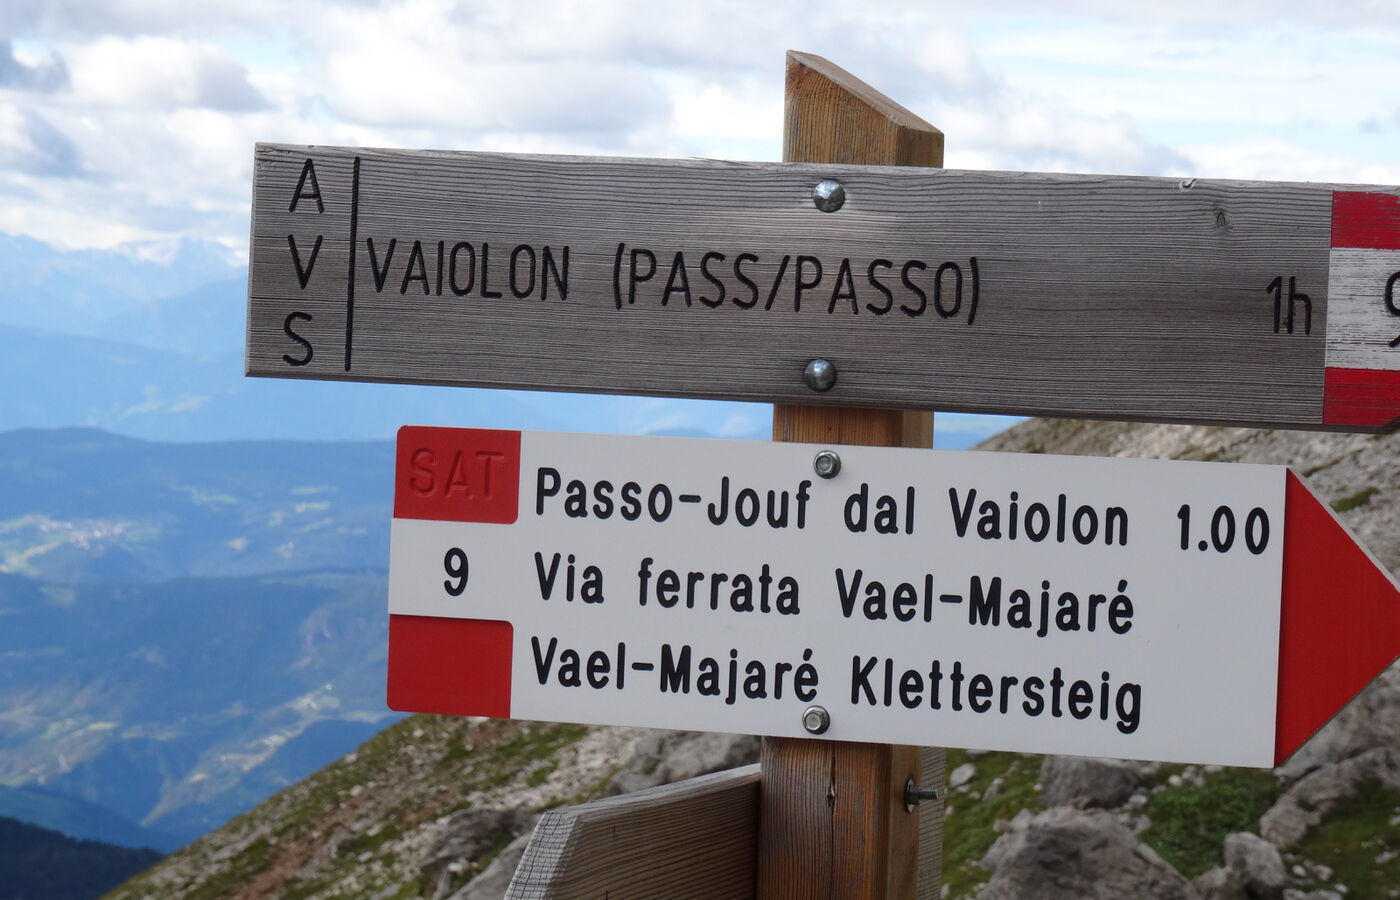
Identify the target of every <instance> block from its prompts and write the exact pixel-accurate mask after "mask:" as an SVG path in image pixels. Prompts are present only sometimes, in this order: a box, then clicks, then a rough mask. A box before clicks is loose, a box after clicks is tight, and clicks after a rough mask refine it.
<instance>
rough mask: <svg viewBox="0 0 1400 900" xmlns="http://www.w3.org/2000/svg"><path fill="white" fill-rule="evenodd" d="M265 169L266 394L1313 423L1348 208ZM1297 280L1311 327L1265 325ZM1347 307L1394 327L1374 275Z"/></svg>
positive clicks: (1276, 191) (766, 173)
mask: <svg viewBox="0 0 1400 900" xmlns="http://www.w3.org/2000/svg"><path fill="white" fill-rule="evenodd" d="M819 74H820V73H815V72H814V71H809V72H807V74H804V75H801V76H795V77H796V78H797V80H799V81H800V82H801V83H802V84H804V85H805V84H810V83H812V82H814V81H816V80H817V75H819ZM867 116H868V117H869V118H872V119H876V120H877V122H883V123H884V127H885V129H886V131H889V130H898V129H899V128H902V127H904V126H903V125H902V124H900V123H898V122H896V121H895V120H894V119H891V118H889V117H888V116H887V115H886V114H885V113H884V112H882V111H878V110H874V111H868V112H867ZM855 118H856V113H854V112H851V111H849V110H847V111H844V112H842V113H840V114H839V115H835V116H831V117H828V120H827V122H826V124H824V125H823V126H821V127H820V128H817V129H812V130H809V131H810V134H809V132H803V134H804V135H808V136H810V137H811V138H812V139H814V140H815V139H817V138H819V137H822V136H828V134H829V129H834V128H836V127H838V126H842V127H844V126H845V124H846V123H848V122H850V121H853V120H855ZM906 130H907V129H906ZM828 143H829V144H830V147H829V150H830V152H831V153H833V154H837V155H845V156H846V157H847V158H849V152H850V151H849V148H846V147H845V146H844V145H843V144H842V143H841V142H840V141H836V140H835V139H834V138H833V139H831V140H829V141H828ZM886 143H887V144H889V141H886ZM935 143H936V142H935V141H933V139H932V137H929V138H928V139H927V140H926V141H925V143H924V146H926V147H933V146H934V145H935ZM891 153H892V155H891V156H889V157H887V158H894V159H900V160H901V161H904V162H912V161H914V160H913V158H912V157H910V156H908V155H907V154H902V152H894V151H891ZM308 161H310V162H311V163H312V164H313V168H314V171H315V172H316V185H317V187H318V193H317V194H316V195H315V196H314V197H312V196H309V195H308V193H307V192H308V191H309V190H310V188H309V187H307V185H306V184H305V183H303V180H302V178H301V176H302V174H303V173H304V172H305V171H306V170H307V162H308ZM254 173H255V174H254V202H253V206H254V208H253V232H252V242H251V247H250V267H249V320H248V343H247V347H248V354H247V371H248V372H249V373H250V374H256V375H269V376H284V377H311V378H331V379H348V380H365V381H402V382H416V383H426V384H458V385H479V386H488V387H517V388H525V389H536V390H570V391H585V392H601V393H640V394H653V395H665V396H693V397H712V398H723V399H737V400H756V401H774V400H776V401H778V402H784V403H819V404H824V405H832V406H845V407H853V406H859V407H875V408H893V409H901V408H902V409H935V408H936V409H942V410H949V411H983V412H999V413H1017V414H1045V415H1068V416H1089V417H1103V418H1119V419H1143V420H1154V421H1193V422H1202V423H1220V424H1242V425H1264V426H1283V427H1318V425H1319V423H1320V422H1321V405H1322V391H1323V367H1324V358H1325V349H1326V344H1327V340H1326V335H1327V330H1328V321H1329V315H1328V289H1329V288H1328V280H1329V234H1330V222H1331V193H1332V188H1333V186H1331V185H1325V184H1282V183H1275V184H1270V183H1259V182H1253V183H1251V182H1238V181H1207V180H1188V181H1181V180H1177V179H1165V178H1134V177H1118V176H1094V175H1044V174H1024V173H1020V174H1018V173H1005V172H954V171H940V170H934V169H926V168H916V167H913V166H857V165H852V164H848V163H816V162H805V163H767V164H759V163H728V162H714V161H699V160H635V159H632V160H629V159H608V158H572V157H541V156H510V155H498V154H480V153H439V152H428V151H389V150H372V149H353V148H352V149H346V148H332V147H295V146H278V145H259V147H258V148H257V151H256V158H255V168H254ZM357 173H358V174H357ZM827 177H832V178H837V179H839V180H840V181H841V182H842V184H843V185H844V186H845V188H846V191H847V197H848V199H847V200H846V203H845V205H844V207H842V209H840V210H839V211H837V212H834V213H823V212H820V211H818V210H817V209H816V208H815V207H814V206H813V204H812V201H811V192H812V188H813V186H814V185H815V184H816V183H817V182H818V181H820V180H821V179H823V178H827ZM298 184H302V187H301V189H300V193H299V191H298ZM357 184H358V189H357V188H356V185H357ZM1376 190H1378V191H1389V192H1390V193H1392V194H1393V193H1395V189H1393V188H1390V189H1383V188H1377V189H1376ZM298 198H299V199H298ZM317 200H319V201H320V202H319V203H318V202H317ZM293 201H297V202H296V208H295V209H293V208H292V206H293ZM352 231H353V232H354V235H355V239H354V240H353V241H352V240H351V237H350V236H351V232H352ZM318 239H319V240H320V243H319V245H318V244H317V240H318ZM293 245H295V249H293ZM318 246H319V249H317V248H318ZM566 247H567V248H568V263H567V267H565V265H564V263H563V253H564V248H566ZM619 247H621V248H622V252H621V254H620V256H619ZM521 248H523V249H521ZM546 248H548V250H549V253H550V254H551V256H550V259H549V260H548V261H547V260H546V259H545V251H546ZM454 250H455V255H454ZM313 254H314V256H313ZM634 254H635V256H634ZM709 254H717V255H709ZM744 254H748V255H747V256H746V255H744ZM974 260H975V261H976V263H975V268H976V272H975V274H974V271H973V269H974V262H973V261H974ZM886 262H887V263H888V265H886ZM634 263H635V265H634ZM909 263H913V265H912V266H911V267H910V268H907V269H906V268H905V267H906V264H909ZM950 264H951V265H955V266H957V269H956V271H955V270H954V269H953V268H951V267H950ZM551 265H552V266H553V268H552V269H551V268H550V266H551ZM566 268H567V275H565V274H564V270H565V269H566ZM940 269H942V275H941V276H939V275H938V272H939V270H940ZM707 271H708V273H709V276H707V275H706V272H707ZM352 274H353V284H352V283H351V281H352V279H351V275H352ZM615 274H616V275H617V277H616V278H615ZM1386 274H1387V273H1385V272H1383V271H1380V270H1377V271H1376V272H1375V273H1372V274H1370V275H1367V274H1366V273H1365V272H1363V273H1361V275H1360V276H1359V277H1361V278H1362V280H1363V281H1366V279H1367V278H1370V280H1371V281H1375V280H1376V279H1377V278H1382V276H1383V275H1386ZM302 276H304V277H305V286H303V285H302ZM710 276H712V277H710ZM906 276H907V281H908V285H906V283H905V281H906ZM959 276H960V277H961V280H962V292H961V294H960V295H959V294H958V292H957V289H956V288H957V280H958V277H959ZM1280 277H1282V278H1283V280H1284V281H1285V282H1288V280H1289V279H1294V283H1295V284H1296V285H1297V290H1298V291H1299V292H1301V293H1305V294H1307V295H1308V296H1309V298H1310V302H1311V305H1312V316H1311V324H1312V328H1311V332H1310V333H1304V331H1303V329H1302V328H1299V329H1298V330H1296V331H1295V333H1293V334H1288V333H1286V332H1275V329H1274V327H1273V326H1274V321H1273V320H1274V297H1273V295H1272V294H1271V292H1270V291H1269V289H1268V287H1269V285H1270V284H1271V283H1272V282H1273V280H1274V279H1276V278H1280ZM974 283H975V285H976V288H977V303H976V311H975V315H974V313H973V297H972V294H973V287H974ZM799 284H810V285H811V287H799ZM454 285H455V286H456V288H457V291H458V292H460V293H457V292H454V289H453V288H454ZM775 285H776V288H775V287H774V286H775ZM935 285H939V286H940V287H938V288H937V290H938V291H939V296H938V297H937V298H935V296H934V291H935ZM668 286H669V289H668ZM1353 287H1354V289H1355V290H1356V291H1359V292H1360V294H1361V295H1362V296H1364V297H1371V298H1374V299H1375V303H1374V304H1373V308H1374V309H1376V310H1380V312H1379V313H1375V315H1379V316H1380V319H1379V320H1378V321H1379V322H1380V324H1381V325H1388V324H1389V319H1391V318H1393V317H1392V316H1390V315H1389V313H1388V312H1386V310H1385V307H1384V306H1383V305H1382V304H1381V301H1380V298H1381V297H1382V295H1383V294H1384V289H1385V282H1384V279H1383V278H1382V280H1381V281H1379V282H1377V283H1374V284H1372V283H1370V282H1369V281H1366V283H1363V284H1360V285H1356V286H1353ZM565 289H566V290H565ZM915 289H917V291H918V293H916V292H915ZM721 291H722V292H723V293H721ZM920 294H922V299H920ZM770 296H771V298H772V303H771V305H770V304H769V302H768V300H769V297H770ZM959 296H960V299H959ZM936 301H937V302H936ZM940 307H941V309H942V313H940V312H939V309H940ZM875 310H885V311H884V312H883V314H881V313H877V312H876V311H875ZM915 313H917V314H915ZM945 314H946V315H945ZM1365 340H1372V341H1373V342H1374V340H1373V338H1369V337H1368V338H1365ZM1377 352H1379V353H1380V354H1381V355H1382V357H1383V358H1384V359H1387V360H1389V359H1391V358H1392V357H1393V356H1394V355H1396V354H1400V349H1392V348H1389V347H1388V346H1379V345H1378V349H1377ZM815 357H825V358H827V359H829V360H831V361H832V362H834V363H835V364H836V366H837V369H838V372H839V376H838V379H837V382H836V386H835V387H834V388H833V389H832V390H831V391H830V392H828V393H826V394H821V395H814V394H813V393H812V392H811V391H810V390H809V389H808V388H807V387H806V386H805V384H804V383H803V380H802V370H803V367H804V366H805V365H806V363H807V361H808V360H810V359H812V358H815Z"/></svg>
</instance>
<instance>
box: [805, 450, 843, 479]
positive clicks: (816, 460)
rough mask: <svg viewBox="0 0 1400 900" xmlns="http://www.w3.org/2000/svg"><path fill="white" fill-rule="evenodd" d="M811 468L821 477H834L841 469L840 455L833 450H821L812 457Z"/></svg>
mask: <svg viewBox="0 0 1400 900" xmlns="http://www.w3.org/2000/svg"><path fill="white" fill-rule="evenodd" d="M812 470H813V471H814V472H816V473H817V474H818V475H820V476H821V477H822V478H835V477H836V473H837V472H840V471H841V457H840V456H838V455H837V453H836V451H835V450H822V451H821V452H819V453H818V454H817V455H816V456H814V457H812Z"/></svg>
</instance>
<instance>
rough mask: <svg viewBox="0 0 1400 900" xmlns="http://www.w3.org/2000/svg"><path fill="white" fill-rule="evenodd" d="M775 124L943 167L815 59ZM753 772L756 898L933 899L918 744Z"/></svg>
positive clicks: (801, 144)
mask: <svg viewBox="0 0 1400 900" xmlns="http://www.w3.org/2000/svg"><path fill="white" fill-rule="evenodd" d="M783 123H784V124H783V158H784V159H785V160H788V161H794V162H854V163H863V164H867V165H894V164H905V165H920V166H941V165H942V163H943V135H942V133H941V132H939V131H938V130H937V129H935V128H934V127H933V126H931V125H929V124H928V123H927V122H924V121H923V120H922V119H919V118H918V117H917V116H915V115H913V114H912V113H910V112H908V111H907V110H904V109H902V108H901V107H899V106H897V105H896V104H894V103H893V102H892V101H890V100H888V99H887V98H885V97H882V96H881V95H879V94H878V93H876V92H875V91H874V90H873V89H871V88H870V87H869V86H868V85H866V84H865V83H864V82H861V81H859V80H858V79H856V78H855V77H854V76H852V75H851V74H850V73H848V72H846V71H845V70H843V69H841V68H839V67H837V66H835V65H832V64H831V63H830V62H828V61H826V60H824V59H821V58H820V57H814V56H810V55H808V54H801V53H789V54H788V60H787V79H786V93H785V103H784V120H783ZM838 378H839V372H838ZM773 439H774V440H779V441H817V442H829V443H833V444H873V445H878V446H885V447H891V446H910V447H928V446H931V445H932V440H933V417H932V414H931V413H918V412H901V411H899V410H870V409H850V408H841V407H816V406H795V405H785V404H778V405H775V406H774V409H773ZM760 765H761V766H762V769H763V817H762V836H761V844H760V852H759V868H758V897H759V898H760V900H778V898H808V897H833V898H836V897H840V898H846V897H853V898H872V900H873V898H890V900H913V898H914V897H915V893H916V888H918V887H919V878H920V875H921V872H924V870H927V872H926V874H927V875H928V877H929V880H930V881H931V884H926V887H928V888H929V889H930V890H932V891H934V892H935V893H936V892H937V890H938V883H939V875H938V869H937V868H934V867H933V865H934V864H932V863H929V864H927V865H922V864H921V859H920V853H921V847H920V825H919V820H920V815H921V813H922V812H923V811H922V810H916V811H915V812H914V813H912V814H911V813H910V812H909V811H908V810H907V809H906V808H905V805H904V786H905V783H906V782H907V781H908V780H909V778H911V777H912V778H914V779H915V780H916V781H917V780H919V778H920V777H921V775H922V771H921V770H922V765H923V763H922V755H921V753H920V751H919V750H918V748H914V747H902V746H890V745H881V744H851V743H845V742H836V741H806V740H793V739H775V738H766V739H764V742H763V753H762V759H761V761H760ZM934 812H935V813H936V812H938V810H934ZM940 836H941V828H940ZM938 860H939V863H940V864H941V847H940V848H939V853H938Z"/></svg>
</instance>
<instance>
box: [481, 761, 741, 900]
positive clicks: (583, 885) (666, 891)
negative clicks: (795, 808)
mask: <svg viewBox="0 0 1400 900" xmlns="http://www.w3.org/2000/svg"><path fill="white" fill-rule="evenodd" d="M758 778H759V775H758V767H757V766H745V767H744V768H742V769H731V770H730V771H728V772H720V773H717V774H714V775H704V776H701V777H700V778H692V779H690V780H688V781H682V782H679V783H677V784H668V785H663V786H661V787H656V788H650V789H648V790H644V791H637V792H635V793H632V794H624V795H622V796H620V797H609V798H607V799H605V800H596V801H594V802H592V803H585V804H583V805H581V806H571V807H567V808H563V809H555V810H550V811H549V812H547V813H545V814H544V816H543V817H541V818H540V821H539V824H537V825H536V826H535V833H534V834H533V835H532V836H531V837H530V844H529V846H527V847H526V848H525V855H524V856H522V857H521V859H520V864H519V865H518V866H516V869H515V875H514V877H512V878H511V881H510V887H509V888H508V889H507V890H506V895H505V900H595V898H598V897H607V898H609V900H651V898H656V897H664V898H666V900H746V898H751V897H753V890H754V868H755V854H754V852H753V849H754V844H755V842H756V840H757V837H758Z"/></svg>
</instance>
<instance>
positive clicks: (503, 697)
mask: <svg viewBox="0 0 1400 900" xmlns="http://www.w3.org/2000/svg"><path fill="white" fill-rule="evenodd" d="M513 633H514V632H513V630H512V628H511V624H510V623H509V622H496V621H490V620H484V619H444V618H439V617H437V616H390V617H389V683H388V691H387V693H388V703H389V708H390V709H396V710H399V711H400V712H425V713H439V714H442V715H449V716H491V717H493V718H497V719H509V718H510V658H511V636H512V634H513Z"/></svg>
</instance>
